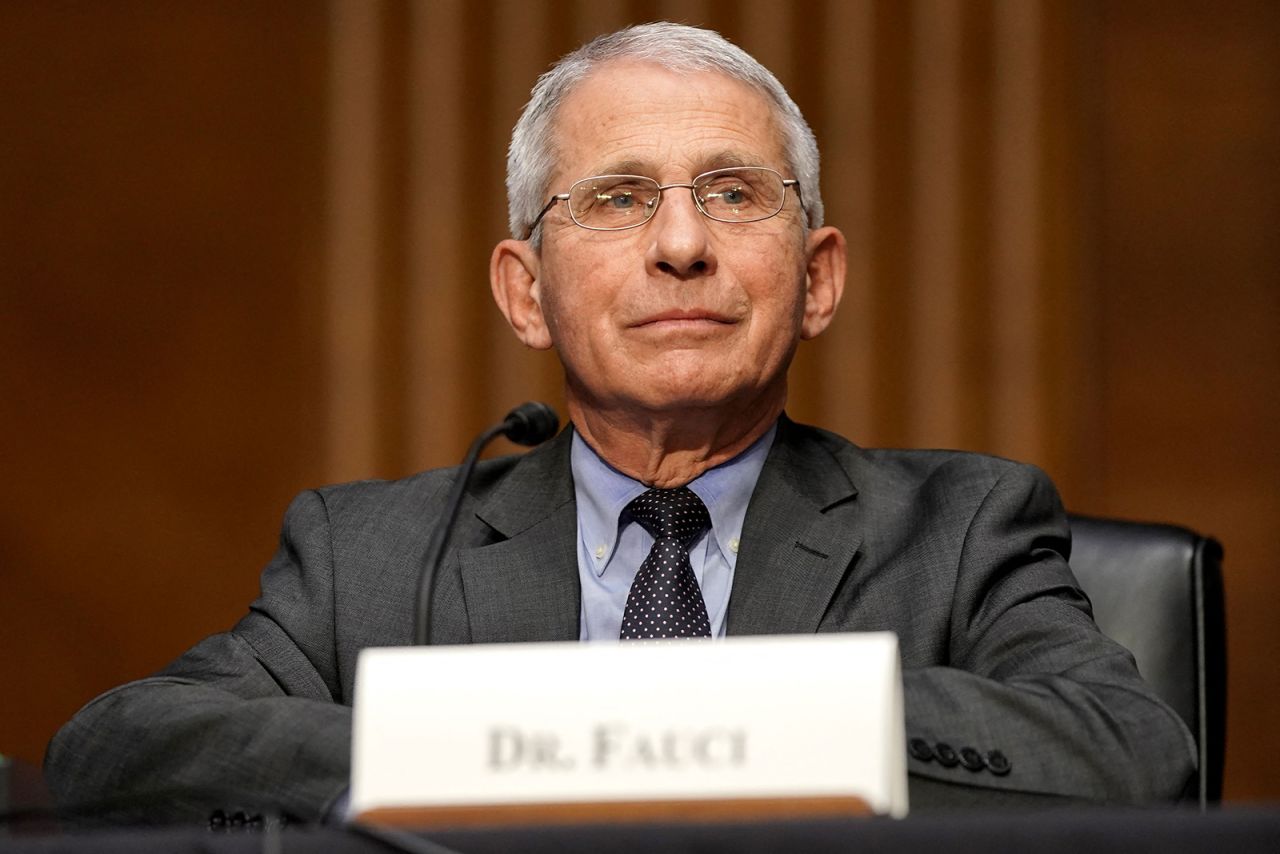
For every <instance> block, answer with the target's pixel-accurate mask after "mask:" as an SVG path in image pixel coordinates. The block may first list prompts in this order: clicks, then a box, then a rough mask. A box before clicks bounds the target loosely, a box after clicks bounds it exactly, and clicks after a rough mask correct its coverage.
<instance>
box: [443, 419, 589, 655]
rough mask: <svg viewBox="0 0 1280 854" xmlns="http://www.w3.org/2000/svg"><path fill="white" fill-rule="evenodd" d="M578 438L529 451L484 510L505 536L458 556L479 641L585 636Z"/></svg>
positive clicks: (479, 513) (564, 437)
mask: <svg viewBox="0 0 1280 854" xmlns="http://www.w3.org/2000/svg"><path fill="white" fill-rule="evenodd" d="M572 437H573V433H572V430H569V429H566V430H564V431H563V432H561V434H560V435H559V436H558V437H556V438H555V439H554V440H552V441H551V442H550V443H548V445H546V446H544V447H542V448H539V449H537V450H535V451H532V452H530V453H529V454H526V455H525V456H524V458H522V459H521V460H520V462H519V463H517V464H516V466H515V467H514V468H513V469H512V470H511V472H510V473H509V474H508V475H507V476H506V477H505V478H504V479H503V480H502V481H501V482H500V483H499V484H498V485H497V486H496V487H495V488H494V490H493V491H492V492H491V493H490V494H489V496H488V497H487V498H485V499H484V500H483V501H482V503H481V504H480V506H479V508H478V509H477V510H476V517H477V518H478V519H479V520H480V521H481V522H483V523H484V524H486V525H488V526H489V527H490V528H491V529H492V530H493V531H494V533H495V534H496V535H497V536H498V537H499V540H498V542H495V543H492V544H490V545H485V546H480V547H476V548H469V549H461V550H460V551H459V553H458V561H459V566H460V570H461V575H462V585H463V591H464V595H465V597H466V603H467V619H468V622H469V624H470V629H471V642H472V643H509V642H517V641H553V640H577V639H578V637H579V610H580V607H581V606H580V604H579V602H580V597H581V588H580V585H579V581H578V557H577V539H578V515H577V510H576V504H575V503H574V493H573V476H572V473H571V470H570V467H569V447H570V442H571V440H572Z"/></svg>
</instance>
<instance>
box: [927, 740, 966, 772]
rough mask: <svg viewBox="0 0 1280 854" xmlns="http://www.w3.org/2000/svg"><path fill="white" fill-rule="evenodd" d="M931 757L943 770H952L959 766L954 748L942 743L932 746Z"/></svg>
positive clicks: (958, 758) (958, 759)
mask: <svg viewBox="0 0 1280 854" xmlns="http://www.w3.org/2000/svg"><path fill="white" fill-rule="evenodd" d="M933 757H934V758H935V759H937V760H938V764H939V765H941V766H942V767H944V768H954V767H956V766H957V765H959V764H960V757H959V756H957V755H956V751H955V748H953V747H952V746H951V745H949V744H947V743H946V742H944V741H940V742H938V743H937V744H935V745H934V746H933Z"/></svg>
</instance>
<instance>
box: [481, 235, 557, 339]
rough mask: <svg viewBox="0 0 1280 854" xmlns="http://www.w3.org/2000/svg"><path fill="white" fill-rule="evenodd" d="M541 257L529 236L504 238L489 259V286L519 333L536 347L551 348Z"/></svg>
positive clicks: (508, 321) (506, 316)
mask: <svg viewBox="0 0 1280 854" xmlns="http://www.w3.org/2000/svg"><path fill="white" fill-rule="evenodd" d="M541 267H542V259H541V258H540V257H539V255H538V253H537V251H536V250H535V249H534V248H533V247H532V246H530V245H529V242H528V241H526V240H509V239H508V240H503V241H502V242H501V243H499V244H498V245H497V246H495V247H494V248H493V256H492V257H491V258H490V259H489V286H490V287H491V288H492V289H493V301H494V302H496V303H497V304H498V309H499V310H500V311H501V312H502V315H503V317H505V318H506V319H507V323H509V324H511V328H512V329H513V330H514V331H515V333H516V337H517V338H519V339H520V341H521V342H522V343H523V344H524V345H525V346H526V347H530V348H532V349H534V350H548V349H550V348H551V333H550V332H549V331H548V329H547V322H546V319H545V318H544V316H543V314H542V293H541V287H540V284H541V283H540V281H539V279H538V276H539V272H540V270H541Z"/></svg>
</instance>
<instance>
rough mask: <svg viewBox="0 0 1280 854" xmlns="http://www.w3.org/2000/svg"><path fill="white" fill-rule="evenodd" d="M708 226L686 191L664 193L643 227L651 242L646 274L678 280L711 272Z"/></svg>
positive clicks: (676, 188)
mask: <svg viewBox="0 0 1280 854" xmlns="http://www.w3.org/2000/svg"><path fill="white" fill-rule="evenodd" d="M710 224H711V221H710V220H708V219H707V218H706V217H705V216H703V215H702V213H701V212H700V211H699V210H698V208H697V205H695V204H694V202H693V195H692V194H691V193H690V192H689V190H688V188H686V187H671V188H670V189H667V190H664V191H663V198H662V203H661V204H659V205H658V209H657V210H656V211H654V213H653V219H652V220H651V221H650V222H649V224H648V225H647V226H645V230H646V231H647V232H648V237H649V241H650V243H649V248H648V252H647V254H646V259H645V260H646V264H647V266H648V267H649V272H650V273H651V274H655V275H667V276H675V277H676V278H679V279H689V278H694V277H697V276H707V275H710V274H712V273H714V272H715V267H716V261H715V253H714V251H713V249H712V246H711V232H710V229H709V228H708V226H709V225H710Z"/></svg>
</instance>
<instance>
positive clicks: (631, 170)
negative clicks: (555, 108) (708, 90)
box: [591, 149, 769, 178]
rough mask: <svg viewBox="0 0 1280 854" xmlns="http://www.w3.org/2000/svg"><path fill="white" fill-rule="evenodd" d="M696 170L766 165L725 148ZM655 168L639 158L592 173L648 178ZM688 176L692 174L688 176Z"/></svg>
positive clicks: (766, 164) (698, 172)
mask: <svg viewBox="0 0 1280 854" xmlns="http://www.w3.org/2000/svg"><path fill="white" fill-rule="evenodd" d="M697 163H698V167H697V172H695V173H694V174H701V173H703V172H710V171H711V170H713V169H728V168H731V167H735V166H768V165H769V164H768V163H765V162H764V160H763V159H762V158H759V157H751V156H747V155H745V154H743V153H742V152H740V151H737V150H731V149H725V150H722V151H716V152H712V153H711V154H708V155H706V156H704V157H701V158H699V159H698V161H697ZM657 172H658V170H657V169H654V167H653V164H652V163H645V162H641V161H639V160H630V159H629V160H615V161H611V162H609V163H606V164H604V165H603V166H601V167H599V170H598V171H596V172H593V173H591V174H593V175H643V176H647V177H650V178H656V176H657ZM689 177H690V178H692V177H693V175H690V176H689Z"/></svg>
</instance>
